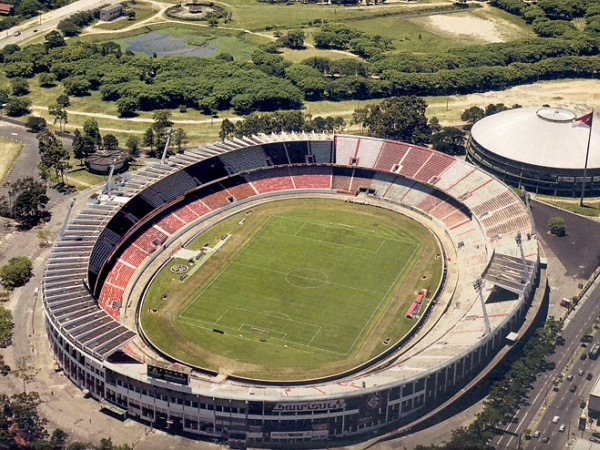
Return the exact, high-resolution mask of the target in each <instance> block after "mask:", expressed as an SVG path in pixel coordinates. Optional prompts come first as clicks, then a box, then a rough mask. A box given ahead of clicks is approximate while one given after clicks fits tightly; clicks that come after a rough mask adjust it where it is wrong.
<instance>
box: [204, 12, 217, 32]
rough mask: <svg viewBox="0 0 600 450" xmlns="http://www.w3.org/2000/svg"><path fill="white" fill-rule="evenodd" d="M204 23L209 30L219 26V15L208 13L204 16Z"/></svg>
mask: <svg viewBox="0 0 600 450" xmlns="http://www.w3.org/2000/svg"><path fill="white" fill-rule="evenodd" d="M206 21H207V22H208V25H209V26H210V27H211V28H214V27H216V26H217V25H219V15H218V14H217V13H215V12H210V13H208V14H207V15H206Z"/></svg>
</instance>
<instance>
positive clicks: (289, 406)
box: [273, 399, 346, 412]
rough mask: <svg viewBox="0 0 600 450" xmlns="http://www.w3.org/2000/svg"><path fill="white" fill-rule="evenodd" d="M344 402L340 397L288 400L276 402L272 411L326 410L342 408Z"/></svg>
mask: <svg viewBox="0 0 600 450" xmlns="http://www.w3.org/2000/svg"><path fill="white" fill-rule="evenodd" d="M345 407H346V402H345V401H344V400H342V399H338V400H323V401H319V402H289V403H287V402H286V403H277V404H276V405H275V406H274V407H273V412H301V411H328V410H331V409H343V408H345Z"/></svg>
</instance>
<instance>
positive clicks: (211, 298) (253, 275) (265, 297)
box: [141, 200, 441, 379]
mask: <svg viewBox="0 0 600 450" xmlns="http://www.w3.org/2000/svg"><path fill="white" fill-rule="evenodd" d="M282 205H283V206H282ZM309 205H312V206H311V207H309ZM242 217H246V221H245V223H244V225H243V226H240V225H239V223H240V220H241V218H242ZM215 228H216V229H215V230H208V231H207V232H206V233H205V234H203V235H201V236H199V237H198V239H197V240H196V243H195V244H193V245H190V246H189V248H198V247H200V246H201V245H203V244H204V243H214V242H215V240H216V239H219V238H220V236H223V234H224V232H225V233H231V234H232V238H231V239H230V240H228V241H227V242H226V243H225V244H224V246H223V247H222V248H221V249H219V250H218V251H217V253H216V254H215V255H214V256H213V257H212V258H211V260H209V263H206V264H205V265H203V266H202V267H201V268H200V270H198V272H196V274H194V275H193V276H191V277H190V279H189V280H188V281H186V282H185V283H181V282H180V281H179V276H178V275H174V274H173V273H172V272H170V270H169V268H170V266H172V265H173V264H187V265H189V262H187V261H185V260H181V259H177V260H174V261H172V262H171V263H170V264H169V265H168V266H167V267H165V268H164V269H163V270H162V272H161V273H160V274H159V275H158V276H157V278H156V280H155V281H154V282H153V284H152V285H151V287H150V288H149V290H148V294H147V296H146V298H145V299H144V305H143V307H142V314H141V317H142V325H143V327H144V330H145V332H146V333H147V335H148V337H149V338H150V339H151V340H152V341H153V342H154V343H155V344H156V345H157V346H158V347H160V348H162V349H163V350H164V351H165V352H167V353H169V354H171V355H173V356H176V357H178V358H181V359H183V360H185V361H186V362H189V363H192V364H196V365H201V366H204V367H210V368H212V369H215V370H217V369H220V368H222V367H223V366H226V367H228V368H229V370H231V368H233V369H234V370H235V371H237V372H240V373H243V374H246V375H249V376H260V377H271V378H279V379H281V378H289V377H290V374H295V375H292V376H299V373H298V372H297V371H298V370H299V369H302V375H300V376H317V375H318V374H319V373H320V371H321V368H322V367H323V366H325V368H324V369H323V370H325V371H326V372H335V371H338V370H342V369H344V368H348V367H351V366H353V365H355V364H357V363H358V362H360V361H364V360H366V359H369V358H371V357H372V356H374V354H376V353H379V352H380V351H382V350H383V349H385V346H382V345H383V344H381V341H383V339H385V338H390V339H392V341H397V340H398V339H399V338H400V337H401V336H403V335H404V334H405V333H406V331H407V330H408V329H410V327H411V326H412V325H413V324H414V321H412V320H408V319H405V318H404V317H403V316H404V313H405V312H406V308H407V307H408V305H409V304H410V302H411V301H412V300H414V296H415V294H416V292H417V291H418V289H420V288H423V287H429V288H435V287H436V286H437V280H439V276H440V273H439V272H440V266H441V263H440V261H439V260H436V259H435V258H434V254H435V253H436V252H437V251H438V250H437V246H436V244H435V241H434V240H433V238H432V236H431V235H430V234H429V233H428V232H427V231H426V230H424V229H423V228H422V227H421V226H420V225H418V224H416V223H415V222H413V221H412V220H409V219H406V218H404V217H403V216H400V215H398V214H395V213H391V212H388V211H381V210H378V209H376V208H370V207H361V206H356V205H346V204H344V203H342V202H332V201H329V202H323V201H316V200H314V201H312V202H308V203H307V202H306V201H302V202H297V201H286V202H276V204H270V205H267V206H264V207H261V208H258V211H257V210H253V212H252V214H251V215H246V214H245V213H240V215H236V216H235V217H233V218H231V219H229V220H227V221H225V222H224V223H221V224H219V225H218V226H216V227H215ZM200 243H202V244H200ZM213 259H215V261H212V260H213ZM417 267H418V268H417ZM213 268H214V271H213V270H212V269H213ZM415 268H417V269H416V270H417V271H418V273H419V274H421V273H422V272H423V271H425V272H427V273H429V275H430V276H428V277H427V278H426V280H423V279H419V277H415V276H414V275H415ZM411 274H412V275H413V276H410V275H411ZM179 290H181V291H184V294H183V295H180V294H179V293H178V291H179ZM165 293H167V298H166V299H162V297H163V296H164V294H165ZM183 297H185V298H183ZM386 311H387V312H388V313H390V314H389V315H387V314H384V313H385V312H386ZM376 325H378V326H376ZM171 327H172V329H170V328H171ZM214 330H219V331H214ZM221 332H222V333H221ZM174 336H178V339H174ZM180 339H181V341H180ZM182 341H185V343H183V344H182ZM215 355H216V356H215ZM223 358H225V359H223ZM215 362H216V364H215ZM264 367H268V374H267V373H266V372H265V369H264ZM294 371H296V372H294Z"/></svg>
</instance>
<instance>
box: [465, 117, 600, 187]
mask: <svg viewBox="0 0 600 450" xmlns="http://www.w3.org/2000/svg"><path fill="white" fill-rule="evenodd" d="M575 119H576V115H575V114H574V113H573V112H571V111H569V110H566V109H562V108H549V107H543V108H517V109H511V110H508V111H503V112H500V113H497V114H494V115H491V116H488V117H485V118H483V119H481V120H479V121H478V122H476V123H475V125H473V128H472V130H471V136H470V138H469V143H468V146H467V161H470V162H472V163H473V164H476V165H478V166H479V167H481V168H483V169H484V170H486V171H487V172H489V173H492V174H494V175H495V176H496V177H498V178H499V179H500V180H502V181H504V182H505V183H508V184H510V185H512V186H517V187H524V188H525V189H527V190H528V191H529V192H535V193H539V194H547V195H554V196H561V197H579V196H580V195H581V191H582V188H583V180H584V171H585V172H586V173H585V196H587V197H591V196H598V195H600V129H599V128H598V127H595V128H592V132H591V139H590V147H589V155H588V156H589V157H588V161H587V170H586V169H585V168H586V165H585V164H586V153H587V147H588V137H590V127H589V126H588V125H585V124H582V123H580V122H577V121H576V120H575Z"/></svg>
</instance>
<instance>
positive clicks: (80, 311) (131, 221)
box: [42, 133, 539, 448]
mask: <svg viewBox="0 0 600 450" xmlns="http://www.w3.org/2000/svg"><path fill="white" fill-rule="evenodd" d="M288 194H292V195H295V196H298V195H305V196H312V195H320V196H322V195H327V196H332V197H335V198H340V199H345V200H349V199H350V200H353V201H360V202H364V203H373V204H377V205H378V206H382V207H386V205H387V206H389V207H394V208H399V209H400V210H405V211H407V212H410V213H411V214H413V215H416V216H418V217H420V219H419V220H420V221H422V222H423V223H424V224H425V225H426V226H428V227H429V228H430V229H431V230H432V231H433V232H435V233H436V234H438V235H439V236H440V237H443V238H444V240H445V241H447V242H450V244H447V245H446V247H445V250H444V254H443V255H442V256H443V257H444V258H445V259H446V260H447V261H446V266H447V273H446V274H445V278H444V286H443V289H440V291H439V292H440V293H442V292H443V293H444V296H445V297H444V298H442V297H436V298H434V299H433V301H432V302H430V304H429V306H428V308H429V309H428V310H426V311H422V312H420V319H418V321H417V322H416V325H415V327H414V329H413V330H412V331H411V336H412V338H411V339H410V340H408V341H407V342H401V343H398V344H397V345H395V346H392V347H393V351H392V352H390V353H389V354H388V355H386V359H384V360H381V361H377V364H375V362H374V364H373V367H372V368H371V369H369V368H361V369H360V370H356V371H355V372H352V373H347V374H345V375H343V376H342V375H340V376H339V377H330V378H328V379H323V380H315V381H314V382H298V383H294V382H289V383H275V382H270V383H265V382H259V381H253V380H248V379H242V378H238V377H236V376H224V375H223V374H219V373H213V372H210V371H207V370H198V369H192V368H189V367H184V366H182V365H180V364H176V362H175V361H173V360H171V359H169V358H167V357H163V358H162V360H161V357H160V356H159V355H158V354H153V356H152V357H149V356H148V354H147V353H146V352H144V351H143V349H144V348H145V347H146V345H145V343H144V341H143V340H142V338H143V336H142V335H141V333H139V331H138V329H137V326H136V325H135V324H134V325H132V324H131V320H132V319H131V317H133V316H135V308H136V305H137V300H136V299H131V298H130V297H129V295H130V293H131V286H132V285H135V284H136V282H137V281H138V280H139V277H140V276H141V274H143V273H144V272H145V271H146V269H147V267H148V265H149V264H150V263H151V262H152V261H154V260H155V259H156V258H158V257H160V255H164V254H165V251H166V250H170V248H169V247H170V245H172V244H173V243H174V242H176V241H177V239H179V238H181V236H183V235H184V234H185V233H190V232H192V230H193V229H194V228H196V229H197V228H198V227H200V226H201V225H202V224H203V223H205V221H206V220H208V219H209V218H211V217H213V218H214V217H217V215H218V214H220V213H222V212H223V211H226V210H234V209H237V208H243V207H244V205H246V204H248V203H249V202H252V201H255V200H257V199H259V200H262V201H269V200H271V199H275V198H281V197H282V196H285V195H288ZM516 235H519V236H521V239H517V240H516V239H515V236H516ZM517 241H519V242H520V245H518V244H517ZM177 245H179V244H177ZM538 266H539V256H538V245H537V240H536V236H535V235H534V234H532V221H531V219H530V215H529V214H528V211H527V209H526V208H525V206H524V205H523V203H522V202H521V200H520V199H519V198H518V197H517V196H516V195H515V194H514V192H513V191H512V190H511V189H510V188H509V187H508V186H507V185H505V184H503V183H502V182H500V181H498V180H497V179H496V178H494V177H492V176H490V175H489V174H487V173H485V172H483V171H482V170H479V169H477V168H476V167H475V166H473V165H471V164H469V163H466V162H464V161H461V160H458V159H455V158H451V157H449V156H447V155H443V154H441V153H438V152H435V151H433V150H430V149H427V148H421V147H417V146H412V145H409V144H402V143H398V142H391V141H384V140H379V139H373V138H365V137H358V136H332V135H326V134H314V133H313V134H304V133H303V134H299V135H296V134H290V135H271V136H267V135H261V136H253V137H250V138H243V139H234V140H232V141H227V142H223V143H218V144H214V145H208V146H205V147H200V148H197V149H193V150H189V151H186V152H185V153H184V154H181V155H175V156H173V157H171V158H170V159H168V160H167V161H166V162H165V163H161V164H155V165H153V166H151V167H147V168H145V169H143V170H140V171H139V172H136V173H135V174H133V175H132V176H131V177H127V178H125V179H123V180H121V181H118V182H115V183H114V184H113V185H112V186H110V189H109V191H108V192H104V193H103V194H99V195H98V196H94V198H92V199H90V201H89V203H88V205H87V206H86V207H85V208H84V209H83V210H82V211H81V212H80V213H79V214H78V215H77V217H76V218H75V219H73V220H72V221H71V222H70V223H69V224H68V225H67V226H66V228H65V230H64V232H63V233H62V234H61V237H60V239H59V240H58V241H57V242H56V244H55V246H54V247H53V250H52V252H51V256H50V258H49V260H48V262H47V267H46V271H45V274H44V277H43V287H42V292H43V305H44V309H45V314H46V325H47V326H46V327H47V333H48V337H49V340H50V344H51V348H52V351H53V353H54V356H55V359H56V362H57V364H58V365H59V366H60V367H61V368H62V369H63V371H64V374H65V375H66V376H67V377H68V378H69V379H70V380H71V381H72V382H73V383H75V384H76V385H77V386H78V387H80V388H81V389H82V391H83V392H84V393H85V394H88V395H90V396H91V397H93V398H95V399H97V400H98V401H99V402H100V403H101V405H102V407H104V408H107V409H109V410H111V411H113V412H115V413H117V414H120V415H126V416H128V417H132V418H135V419H137V420H140V421H143V422H145V423H148V424H151V425H152V426H153V427H156V428H160V429H165V430H167V431H169V432H173V433H186V434H189V435H196V436H198V437H206V438H215V439H220V440H224V441H226V442H228V443H229V444H230V445H231V446H245V445H249V446H264V447H284V448H289V447H298V446H324V445H336V444H338V443H341V442H343V440H347V439H366V438H367V437H372V436H373V433H374V432H382V431H384V430H386V429H390V428H391V427H396V426H398V427H399V426H402V424H404V423H407V421H410V420H412V419H413V418H415V417H416V416H418V415H419V414H421V413H422V412H423V411H426V410H428V409H431V408H434V407H435V406H436V405H439V404H440V403H441V402H442V401H443V400H445V399H447V398H448V397H449V396H451V395H452V394H454V393H455V392H456V391H457V390H459V389H460V388H461V387H462V386H464V385H465V384H466V383H467V382H468V381H469V380H470V379H472V377H473V376H474V375H475V374H476V373H478V372H479V371H480V370H481V369H482V367H484V366H485V364H487V363H488V362H489V361H490V360H491V359H492V358H493V356H494V355H495V354H496V353H497V351H498V350H499V349H500V348H501V347H503V346H504V345H506V335H507V334H508V333H509V332H511V331H513V330H514V329H516V328H517V326H518V325H519V324H520V323H521V322H522V319H523V317H524V315H525V312H526V310H527V309H528V306H529V302H530V299H531V297H532V295H533V292H534V290H535V285H536V278H537V274H538ZM459 268H460V269H459ZM474 283H475V286H476V287H477V289H474ZM448 293H449V294H448ZM438 295H441V294H438ZM483 304H485V309H484V307H483ZM137 307H138V308H139V305H138V306H137ZM138 312H139V310H138ZM419 333H420V334H419Z"/></svg>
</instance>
